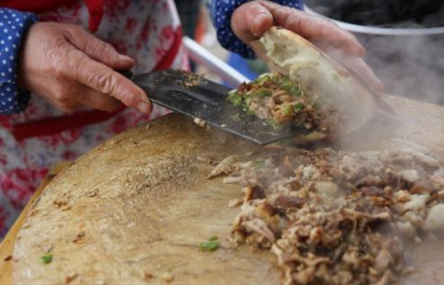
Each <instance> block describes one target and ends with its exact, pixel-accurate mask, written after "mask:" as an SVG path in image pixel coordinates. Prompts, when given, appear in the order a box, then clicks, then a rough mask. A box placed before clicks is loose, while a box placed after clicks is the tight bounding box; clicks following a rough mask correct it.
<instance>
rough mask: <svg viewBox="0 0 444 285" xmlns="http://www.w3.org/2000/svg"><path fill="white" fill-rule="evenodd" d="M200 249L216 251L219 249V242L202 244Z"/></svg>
mask: <svg viewBox="0 0 444 285" xmlns="http://www.w3.org/2000/svg"><path fill="white" fill-rule="evenodd" d="M200 248H201V249H202V250H203V251H215V250H217V249H218V248H219V242H218V241H208V242H203V243H201V244H200Z"/></svg>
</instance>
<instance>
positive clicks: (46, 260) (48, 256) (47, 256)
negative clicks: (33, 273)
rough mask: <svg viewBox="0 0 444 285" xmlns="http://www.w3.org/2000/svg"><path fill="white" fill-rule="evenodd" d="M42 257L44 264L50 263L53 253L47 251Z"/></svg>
mask: <svg viewBox="0 0 444 285" xmlns="http://www.w3.org/2000/svg"><path fill="white" fill-rule="evenodd" d="M40 258H41V259H42V262H43V263H44V264H48V263H51V261H52V254H49V253H46V254H44V255H42V257H40Z"/></svg>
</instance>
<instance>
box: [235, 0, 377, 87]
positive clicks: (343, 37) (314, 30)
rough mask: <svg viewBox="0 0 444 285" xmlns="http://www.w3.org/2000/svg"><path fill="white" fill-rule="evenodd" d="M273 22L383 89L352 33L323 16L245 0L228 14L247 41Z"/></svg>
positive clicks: (263, 2)
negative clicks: (231, 13) (245, 1)
mask: <svg viewBox="0 0 444 285" xmlns="http://www.w3.org/2000/svg"><path fill="white" fill-rule="evenodd" d="M273 25H276V26H280V27H283V28H285V29H287V30H291V31H293V32H295V33H297V34H299V35H300V36H302V37H304V38H306V39H307V40H309V41H311V42H312V43H314V44H315V45H317V46H318V47H319V48H321V49H322V50H324V51H325V52H327V53H328V54H330V55H331V56H332V57H334V58H337V59H338V60H339V61H340V62H341V63H342V64H344V65H346V66H348V67H350V68H352V69H354V70H355V71H356V72H358V73H359V74H360V75H361V76H362V78H363V79H364V80H365V82H366V83H367V85H368V86H369V87H370V88H372V89H373V90H374V91H376V92H377V93H382V92H383V85H382V83H381V81H380V80H379V79H378V78H376V76H375V74H374V73H373V71H372V70H371V69H370V68H369V67H368V66H367V64H366V63H365V62H364V60H363V59H362V57H363V56H364V55H365V49H364V48H363V47H362V45H361V44H360V43H359V42H358V41H357V40H356V38H355V37H354V36H353V35H352V34H351V33H349V32H347V31H345V30H343V29H341V28H340V27H339V26H338V25H336V24H335V23H333V22H331V21H329V20H327V19H325V18H321V17H318V16H314V15H310V14H307V13H305V12H302V11H298V10H296V9H292V8H289V7H284V6H281V5H278V4H275V3H271V2H268V1H252V2H247V3H245V4H243V5H242V6H240V7H239V8H237V9H236V10H235V11H234V13H233V16H232V17H231V28H232V29H233V32H234V33H235V34H236V36H238V37H239V38H240V39H241V40H243V41H244V42H246V43H248V42H250V41H254V40H257V39H259V38H260V37H261V36H262V35H263V34H264V33H265V31H267V30H268V29H269V28H270V27H271V26H273Z"/></svg>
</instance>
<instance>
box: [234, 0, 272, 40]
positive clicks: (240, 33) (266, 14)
mask: <svg viewBox="0 0 444 285" xmlns="http://www.w3.org/2000/svg"><path fill="white" fill-rule="evenodd" d="M272 25H273V15H272V14H271V13H270V11H269V10H268V9H267V8H266V7H264V6H263V5H261V4H260V3H257V2H248V3H245V4H243V5H241V6H240V7H239V8H237V9H236V10H235V11H234V13H233V15H232V17H231V29H232V30H233V32H234V34H235V35H236V36H237V37H238V38H239V39H241V40H242V41H244V42H249V41H254V40H257V39H259V38H260V37H261V36H262V35H263V34H264V33H265V32H266V31H267V30H268V29H269V28H270V27H271V26H272Z"/></svg>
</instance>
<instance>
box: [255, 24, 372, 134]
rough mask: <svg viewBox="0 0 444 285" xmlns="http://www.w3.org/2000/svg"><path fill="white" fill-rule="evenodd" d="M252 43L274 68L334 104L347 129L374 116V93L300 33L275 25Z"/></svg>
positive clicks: (358, 126) (271, 67)
mask: <svg viewBox="0 0 444 285" xmlns="http://www.w3.org/2000/svg"><path fill="white" fill-rule="evenodd" d="M252 47H253V49H254V50H255V52H256V53H257V54H258V55H259V57H260V58H262V59H263V60H265V61H266V62H267V64H268V65H269V67H270V69H271V70H272V71H277V72H281V73H284V74H287V75H289V77H290V79H292V80H295V81H297V82H299V83H301V84H302V85H304V86H306V87H308V88H310V89H311V90H313V91H315V92H317V93H318V94H319V95H321V96H325V101H327V102H331V103H332V104H334V106H336V107H337V108H338V110H340V111H341V112H342V114H343V115H344V118H345V121H344V124H345V127H344V128H343V129H345V130H347V132H350V131H353V130H356V129H359V128H360V127H362V126H363V125H364V124H366V123H367V122H369V121H370V120H371V119H372V118H373V117H374V115H375V110H376V102H375V98H374V95H372V94H371V93H370V92H369V91H368V90H367V89H366V88H365V86H363V85H362V84H361V83H360V81H358V80H357V79H355V78H353V77H352V76H351V74H350V73H349V72H348V71H347V70H346V69H345V68H344V67H342V66H341V65H340V64H339V63H338V62H336V61H335V60H334V59H332V58H330V57H329V56H328V55H326V54H325V53H323V52H322V51H321V50H319V49H318V48H317V47H315V46H314V45H313V44H311V43H310V42H309V41H307V40H306V39H304V38H302V37H301V36H299V35H297V34H295V33H293V32H291V31H289V30H286V29H282V28H278V27H272V28H270V29H269V30H268V31H267V32H266V33H265V34H264V36H263V37H262V38H261V39H259V40H257V41H255V42H253V43H252Z"/></svg>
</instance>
